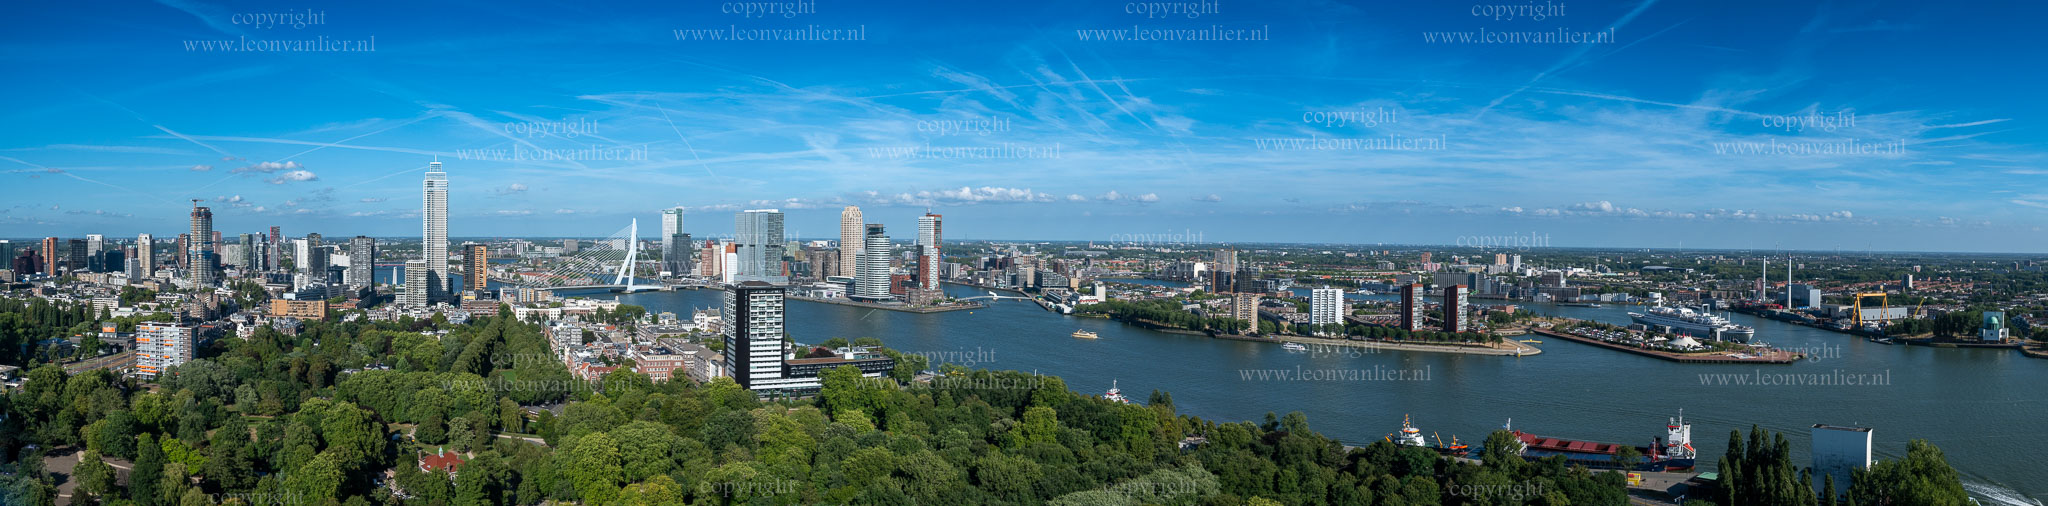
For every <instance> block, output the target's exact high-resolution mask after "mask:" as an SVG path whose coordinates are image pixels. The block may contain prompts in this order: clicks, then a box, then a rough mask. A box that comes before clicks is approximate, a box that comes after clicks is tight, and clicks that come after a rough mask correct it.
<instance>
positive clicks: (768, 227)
mask: <svg viewBox="0 0 2048 506" xmlns="http://www.w3.org/2000/svg"><path fill="white" fill-rule="evenodd" d="M732 231H733V243H734V245H735V246H737V247H738V248H739V250H738V251H737V252H736V253H737V256H738V259H739V263H738V264H737V265H735V266H730V267H733V270H734V273H733V279H737V280H743V281H768V282H772V283H782V282H786V281H788V279H789V278H788V277H785V276H783V275H782V250H783V248H785V247H786V246H784V245H783V242H782V211H779V210H775V209H751V210H747V211H742V212H740V213H739V214H737V215H735V216H734V217H733V224H732Z"/></svg>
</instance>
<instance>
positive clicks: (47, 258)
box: [43, 237, 64, 276]
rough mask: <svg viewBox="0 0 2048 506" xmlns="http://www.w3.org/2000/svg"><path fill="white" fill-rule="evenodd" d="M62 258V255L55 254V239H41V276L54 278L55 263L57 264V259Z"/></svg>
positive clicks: (55, 273)
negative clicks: (45, 275)
mask: <svg viewBox="0 0 2048 506" xmlns="http://www.w3.org/2000/svg"><path fill="white" fill-rule="evenodd" d="M63 256H64V255H63V254H62V253H58V252H57V238H55V237H45V238H43V274H47V275H50V276H56V275H57V262H59V261H60V260H59V258H62V257H63Z"/></svg>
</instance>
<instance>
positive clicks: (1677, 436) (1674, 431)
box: [1503, 410, 1699, 472]
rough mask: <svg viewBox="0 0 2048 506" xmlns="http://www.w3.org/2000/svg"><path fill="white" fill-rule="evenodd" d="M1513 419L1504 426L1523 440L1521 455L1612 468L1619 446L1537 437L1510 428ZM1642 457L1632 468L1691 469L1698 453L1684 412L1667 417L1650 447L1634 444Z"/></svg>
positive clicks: (1651, 469)
mask: <svg viewBox="0 0 2048 506" xmlns="http://www.w3.org/2000/svg"><path fill="white" fill-rule="evenodd" d="M1512 426H1513V420H1509V426H1508V427H1503V428H1506V429H1508V431H1509V432H1511V433H1513V434H1514V435H1515V438H1516V439H1519V440H1520V441H1521V442H1522V452H1521V453H1522V458H1524V459H1528V460H1531V461H1535V460H1542V459H1544V458H1548V457H1552V456H1559V455H1562V456H1564V458H1565V461H1566V462H1567V463H1568V464H1572V465H1583V466H1586V467H1587V468H1591V469H1614V468H1616V466H1615V465H1614V454H1615V453H1616V452H1619V451H1621V448H1622V445H1619V444H1614V443H1601V442H1594V441H1576V440H1570V439H1559V438H1553V437H1545V436H1538V435H1535V434H1530V433H1527V432H1522V431H1518V430H1514V429H1513V427H1512ZM1635 449H1636V453H1638V454H1641V455H1642V456H1643V458H1642V460H1641V461H1639V462H1637V463H1636V465H1635V467H1634V468H1632V469H1630V470H1631V471H1658V472H1671V471H1691V470H1692V468H1693V465H1694V463H1695V461H1697V460H1698V458H1699V452H1698V451H1697V450H1694V449H1693V447H1692V424H1690V423H1686V421H1685V412H1684V411H1682V410H1681V411H1680V412H1679V414H1678V417H1677V418H1672V419H1670V422H1669V423H1667V424H1665V426H1664V437H1660V438H1655V441H1654V442H1652V443H1651V445H1650V446H1637V447H1635Z"/></svg>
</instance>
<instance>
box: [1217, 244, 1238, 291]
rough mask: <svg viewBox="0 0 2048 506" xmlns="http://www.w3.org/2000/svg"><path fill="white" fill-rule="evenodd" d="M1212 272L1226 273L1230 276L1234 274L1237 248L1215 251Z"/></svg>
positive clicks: (1235, 271)
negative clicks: (1214, 262) (1214, 263)
mask: <svg viewBox="0 0 2048 506" xmlns="http://www.w3.org/2000/svg"><path fill="white" fill-rule="evenodd" d="M1213 270H1214V271H1215V272H1227V273H1231V274H1236V273H1237V248H1223V249H1219V250H1216V265H1215V266H1214V268H1213ZM1219 290H1220V289H1219Z"/></svg>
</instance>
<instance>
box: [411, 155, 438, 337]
mask: <svg viewBox="0 0 2048 506" xmlns="http://www.w3.org/2000/svg"><path fill="white" fill-rule="evenodd" d="M420 204H421V212H420V235H421V237H420V259H421V260H425V261H426V269H427V272H428V275H427V276H426V277H427V281H428V282H429V283H433V284H436V285H440V286H428V287H425V288H426V289H427V291H426V297H427V298H426V299H425V301H424V302H423V303H422V304H421V305H426V304H432V303H434V302H435V301H438V300H441V299H442V297H443V294H444V293H445V292H446V290H447V288H446V286H447V285H445V284H442V283H447V282H448V173H447V172H442V171H441V162H440V161H438V160H437V161H435V162H433V163H430V164H427V177H426V179H424V180H422V181H420ZM405 276H406V280H407V281H408V283H407V284H408V286H407V289H411V287H410V280H411V279H412V278H413V273H412V272H410V269H408V271H407V272H406V274H405Z"/></svg>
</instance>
